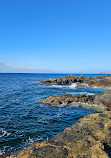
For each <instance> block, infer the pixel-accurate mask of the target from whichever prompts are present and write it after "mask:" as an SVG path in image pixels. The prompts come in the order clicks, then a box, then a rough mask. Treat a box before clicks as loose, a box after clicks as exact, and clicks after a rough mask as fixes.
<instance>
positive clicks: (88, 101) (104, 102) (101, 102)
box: [42, 90, 111, 110]
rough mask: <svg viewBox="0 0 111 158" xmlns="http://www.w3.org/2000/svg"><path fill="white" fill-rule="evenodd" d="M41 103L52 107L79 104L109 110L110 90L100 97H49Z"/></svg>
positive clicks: (68, 95)
mask: <svg viewBox="0 0 111 158" xmlns="http://www.w3.org/2000/svg"><path fill="white" fill-rule="evenodd" d="M42 103H44V104H48V105H54V106H60V105H67V104H74V103H80V104H81V105H82V104H83V105H84V104H85V105H86V106H89V107H96V108H100V109H104V110H111V90H106V91H105V92H104V93H102V94H100V95H90V96H86V95H77V96H72V95H71V94H67V95H59V96H51V97H48V98H46V99H43V100H42Z"/></svg>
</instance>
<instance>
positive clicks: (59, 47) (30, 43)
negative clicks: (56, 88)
mask: <svg viewBox="0 0 111 158" xmlns="http://www.w3.org/2000/svg"><path fill="white" fill-rule="evenodd" d="M110 60H111V0H90V1H89V0H84V1H83V0H16V1H15V0H10V1H9V0H3V1H2V0H1V1H0V72H57V73H61V72H63V73H94V72H95V73H97V72H100V71H107V72H111V61H110Z"/></svg>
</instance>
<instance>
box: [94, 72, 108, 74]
mask: <svg viewBox="0 0 111 158" xmlns="http://www.w3.org/2000/svg"><path fill="white" fill-rule="evenodd" d="M95 74H111V72H110V73H108V72H99V73H95Z"/></svg>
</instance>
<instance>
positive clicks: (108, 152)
mask: <svg viewBox="0 0 111 158" xmlns="http://www.w3.org/2000/svg"><path fill="white" fill-rule="evenodd" d="M110 129H111V111H106V112H104V113H96V114H91V115H88V116H86V117H84V118H82V119H80V120H79V121H78V122H77V123H75V124H74V125H72V126H71V127H69V128H67V129H65V130H64V131H63V133H62V134H59V135H56V136H55V137H53V138H52V139H51V140H49V141H47V142H42V143H35V144H32V145H31V146H30V147H28V148H24V149H23V150H22V151H20V152H19V153H15V154H12V155H11V156H7V158H8V157H10V158H14V157H16V158H21V157H22V158H111V130H110Z"/></svg>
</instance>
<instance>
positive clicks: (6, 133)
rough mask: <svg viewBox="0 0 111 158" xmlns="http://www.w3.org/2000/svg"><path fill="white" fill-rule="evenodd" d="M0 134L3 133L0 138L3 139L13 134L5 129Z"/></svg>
mask: <svg viewBox="0 0 111 158" xmlns="http://www.w3.org/2000/svg"><path fill="white" fill-rule="evenodd" d="M0 133H1V135H0V138H2V137H8V136H9V135H10V134H11V133H9V132H7V131H5V130H3V129H1V130H0Z"/></svg>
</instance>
